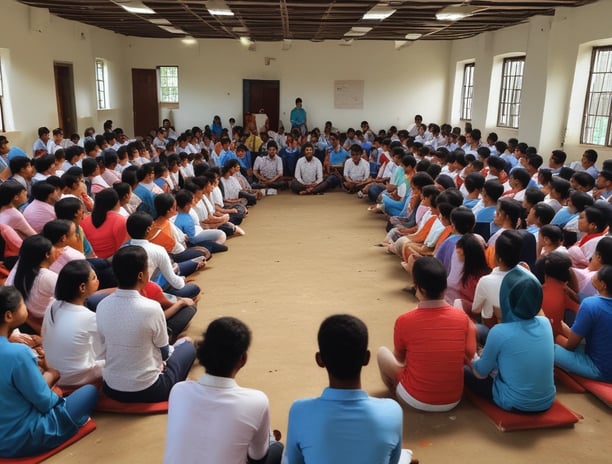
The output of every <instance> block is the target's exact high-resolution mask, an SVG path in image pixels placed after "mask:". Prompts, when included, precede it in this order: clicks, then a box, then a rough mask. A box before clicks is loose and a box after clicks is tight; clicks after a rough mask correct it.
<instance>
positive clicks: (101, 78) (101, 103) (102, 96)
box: [96, 59, 109, 110]
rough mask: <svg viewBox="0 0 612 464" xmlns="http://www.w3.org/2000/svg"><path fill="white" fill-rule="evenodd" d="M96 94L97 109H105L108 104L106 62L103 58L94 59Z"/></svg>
mask: <svg viewBox="0 0 612 464" xmlns="http://www.w3.org/2000/svg"><path fill="white" fill-rule="evenodd" d="M96 96H97V102H98V109H99V110H107V109H108V108H109V104H108V79H107V72H106V63H105V62H104V60H100V59H96Z"/></svg>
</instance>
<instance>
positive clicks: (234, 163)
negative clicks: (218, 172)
mask: <svg viewBox="0 0 612 464" xmlns="http://www.w3.org/2000/svg"><path fill="white" fill-rule="evenodd" d="M239 165H240V163H239V162H238V160H237V159H235V158H231V159H228V160H227V161H226V162H225V164H224V165H223V170H222V173H223V174H224V175H225V173H227V172H229V170H230V169H233V168H234V167H236V166H239Z"/></svg>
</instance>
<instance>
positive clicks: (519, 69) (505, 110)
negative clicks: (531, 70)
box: [497, 56, 525, 129]
mask: <svg viewBox="0 0 612 464" xmlns="http://www.w3.org/2000/svg"><path fill="white" fill-rule="evenodd" d="M524 68H525V57H524V56H517V57H512V58H506V59H504V64H503V68H502V78H501V89H500V93H499V108H498V111H497V125H498V126H500V127H511V128H514V129H518V126H519V114H520V109H521V90H522V88H523V69H524Z"/></svg>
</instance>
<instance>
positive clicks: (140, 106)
mask: <svg viewBox="0 0 612 464" xmlns="http://www.w3.org/2000/svg"><path fill="white" fill-rule="evenodd" d="M132 111H133V112H134V137H137V136H141V137H144V136H146V135H148V134H149V133H150V132H151V131H155V130H156V129H157V128H158V127H159V104H158V102H157V71H156V70H155V69H134V68H133V69H132ZM153 137H155V134H154V135H153Z"/></svg>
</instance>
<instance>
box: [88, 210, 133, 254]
mask: <svg viewBox="0 0 612 464" xmlns="http://www.w3.org/2000/svg"><path fill="white" fill-rule="evenodd" d="M126 221H127V218H125V217H123V216H122V215H121V214H119V213H115V212H114V211H109V212H108V213H107V214H106V220H105V221H104V222H103V223H102V225H101V226H100V227H98V228H96V227H94V225H93V223H92V222H91V216H87V217H86V218H85V219H83V221H82V222H81V227H82V228H83V232H85V237H87V240H89V243H91V247H92V248H93V250H94V252H95V253H96V255H97V256H98V258H110V257H111V256H113V255H114V254H115V252H116V251H117V250H118V249H119V248H120V247H121V245H123V243H124V242H125V241H127V240H128V239H129V236H128V234H127V228H126V225H125V224H126Z"/></svg>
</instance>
